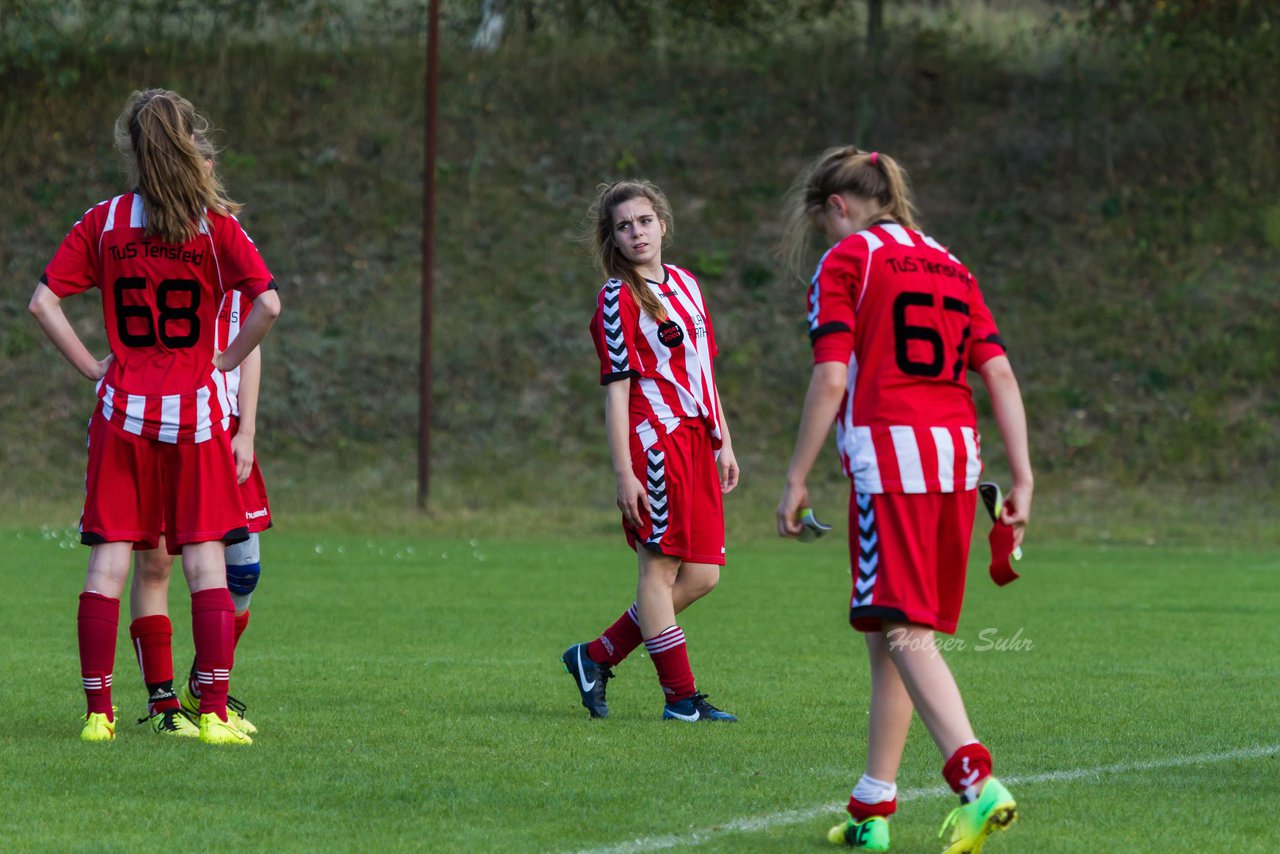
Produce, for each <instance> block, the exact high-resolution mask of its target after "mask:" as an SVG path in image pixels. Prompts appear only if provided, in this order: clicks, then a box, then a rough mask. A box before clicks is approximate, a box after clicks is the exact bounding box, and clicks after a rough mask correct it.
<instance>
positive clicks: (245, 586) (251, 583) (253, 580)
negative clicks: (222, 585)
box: [227, 563, 262, 596]
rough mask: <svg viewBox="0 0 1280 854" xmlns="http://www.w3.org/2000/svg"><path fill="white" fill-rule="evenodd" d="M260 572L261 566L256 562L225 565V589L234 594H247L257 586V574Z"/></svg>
mask: <svg viewBox="0 0 1280 854" xmlns="http://www.w3.org/2000/svg"><path fill="white" fill-rule="evenodd" d="M261 574H262V566H261V565H260V564H257V563H248V564H241V565H240V566H231V565H230V564H228V565H227V589H228V590H230V591H231V593H232V595H234V596H248V595H249V594H250V593H252V592H253V591H254V589H255V588H256V587H257V586H258V576H259V575H261Z"/></svg>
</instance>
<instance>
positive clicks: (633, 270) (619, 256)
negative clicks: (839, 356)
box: [562, 181, 738, 722]
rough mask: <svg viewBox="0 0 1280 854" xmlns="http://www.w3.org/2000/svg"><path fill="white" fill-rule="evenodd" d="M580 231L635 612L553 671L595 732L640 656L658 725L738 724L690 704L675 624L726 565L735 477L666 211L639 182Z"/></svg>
mask: <svg viewBox="0 0 1280 854" xmlns="http://www.w3.org/2000/svg"><path fill="white" fill-rule="evenodd" d="M590 217H591V218H592V220H593V221H594V229H593V235H594V244H595V258H596V263H597V264H598V265H599V267H600V270H601V272H603V273H604V274H605V276H606V277H607V279H608V280H607V281H606V282H605V284H604V286H603V287H602V288H601V289H600V293H599V295H598V296H597V299H596V312H595V316H594V317H593V318H592V320H591V337H592V340H593V341H594V342H595V345H596V352H597V354H598V356H599V358H600V382H601V384H602V385H604V386H605V433H606V437H607V439H608V443H609V454H610V456H611V458H612V460H613V469H614V473H615V474H616V475H617V503H618V509H619V510H621V511H622V525H623V530H624V532H625V534H626V538H627V544H628V545H629V546H631V548H633V549H635V551H636V555H637V563H638V571H639V580H638V583H637V585H636V599H635V602H634V603H633V604H632V605H631V607H630V608H628V609H627V610H626V611H624V612H623V613H622V615H621V616H620V617H618V619H617V620H616V621H615V622H614V623H613V625H611V626H609V627H608V628H607V629H605V630H604V632H603V633H602V634H601V635H600V637H599V638H597V639H596V640H594V641H591V642H589V643H578V644H574V645H573V646H571V647H569V648H568V649H567V650H565V653H564V655H563V656H562V660H563V661H564V665H565V669H566V670H568V672H569V675H570V676H572V677H573V681H574V684H575V685H576V686H577V689H578V693H579V696H580V697H581V700H582V705H583V706H584V707H585V708H586V709H587V711H588V712H589V713H590V715H591V717H593V718H603V717H606V716H607V715H608V713H609V707H608V705H607V703H606V700H605V684H606V682H607V681H608V680H609V679H611V678H612V677H613V670H612V668H613V667H614V666H616V665H618V664H620V663H621V662H622V661H623V659H625V658H626V657H627V656H628V655H629V654H630V653H631V652H632V651H633V650H634V649H635V648H636V647H638V646H639V645H640V644H641V643H643V644H644V645H645V649H646V651H647V652H648V653H649V657H650V658H651V659H652V660H653V665H654V667H655V668H656V669H657V672H658V683H659V685H660V686H661V688H662V694H663V700H664V708H663V712H662V717H663V719H665V720H679V721H686V722H693V721H735V720H737V718H735V717H734V716H733V715H731V714H729V713H728V712H724V711H722V710H720V709H718V708H716V707H715V706H713V705H711V704H710V703H709V702H707V699H706V695H705V694H702V693H700V692H698V691H697V689H696V686H695V684H694V679H693V672H692V670H691V669H690V667H689V656H688V652H687V651H686V648H685V638H684V632H683V631H681V629H680V627H679V626H678V625H676V614H678V613H680V612H681V611H683V610H684V609H685V608H687V607H688V606H689V605H691V604H693V603H694V602H695V601H697V600H698V599H700V598H702V597H703V596H705V595H706V594H707V593H710V592H711V590H712V589H713V588H714V587H715V586H716V584H717V583H718V582H719V579H720V567H721V566H723V565H724V563H725V539H724V507H723V501H722V496H723V495H724V494H725V493H728V492H729V491H730V490H732V489H733V488H734V487H735V486H736V485H737V483H738V463H737V460H736V459H735V458H734V455H733V445H732V443H731V442H730V439H729V425H728V423H727V422H726V421H725V416H724V409H723V407H722V406H721V404H720V393H719V391H717V389H716V381H715V371H714V368H713V359H714V357H715V355H716V339H715V332H714V330H713V328H712V325H711V316H710V314H709V313H708V311H707V307H706V303H705V301H704V299H703V294H702V290H701V289H700V288H699V286H698V282H697V280H696V279H694V277H693V275H692V274H690V273H689V271H687V270H683V269H681V268H679V267H676V266H675V265H673V264H664V263H663V262H662V241H663V238H664V237H666V236H667V235H668V234H669V233H670V232H671V229H672V219H671V205H670V204H669V203H668V202H667V197H666V196H665V195H664V194H663V192H662V190H660V189H658V188H657V187H656V186H654V185H653V184H651V183H649V182H648V181H619V182H617V183H614V184H602V185H600V187H599V193H598V196H597V198H596V201H595V203H594V204H593V205H592V206H591V211H590Z"/></svg>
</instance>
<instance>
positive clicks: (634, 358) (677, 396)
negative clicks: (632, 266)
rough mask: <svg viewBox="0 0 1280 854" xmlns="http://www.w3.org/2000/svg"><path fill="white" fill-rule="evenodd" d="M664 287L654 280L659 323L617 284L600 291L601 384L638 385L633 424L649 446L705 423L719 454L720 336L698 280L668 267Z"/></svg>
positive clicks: (595, 329)
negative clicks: (661, 312) (662, 312)
mask: <svg viewBox="0 0 1280 854" xmlns="http://www.w3.org/2000/svg"><path fill="white" fill-rule="evenodd" d="M663 269H664V270H665V271H666V277H665V279H664V280H663V282H662V283H661V284H659V283H658V282H652V281H650V282H648V286H649V288H650V290H652V291H653V293H654V294H655V295H656V296H657V298H658V299H659V300H660V301H661V302H662V305H663V307H664V308H666V310H667V318H668V319H667V321H666V322H665V323H662V324H659V323H658V322H657V321H655V320H654V319H653V318H652V317H650V316H649V315H648V314H646V313H645V312H644V311H643V310H642V309H641V308H640V306H639V305H638V304H637V303H636V301H635V298H634V297H633V296H632V295H631V291H630V289H629V288H628V287H627V285H626V284H625V283H624V282H621V281H619V280H618V279H610V280H609V281H607V282H605V284H604V287H602V288H601V289H600V295H599V297H598V298H597V300H596V313H595V315H594V316H593V317H592V318H591V326H590V328H591V340H592V341H594V342H595V345H596V352H597V353H598V354H599V356H600V384H601V385H607V384H609V383H611V382H616V381H617V380H622V379H631V380H632V383H631V400H630V404H629V407H628V409H629V413H630V426H631V429H632V430H633V431H634V432H635V433H636V435H637V436H638V437H639V439H640V443H641V445H642V446H643V447H645V448H651V447H653V445H654V443H655V442H657V440H658V436H659V433H658V432H657V431H659V430H661V431H662V432H663V433H671V432H673V431H674V430H675V429H676V428H677V427H679V426H680V425H681V424H683V423H686V422H689V421H701V422H703V423H704V424H705V425H706V428H707V431H708V432H709V433H710V434H711V440H712V447H714V448H719V447H720V442H721V437H720V412H719V408H718V406H717V395H716V380H715V371H714V369H713V367H712V360H713V359H714V358H715V356H716V352H717V349H716V336H715V331H714V330H713V329H712V327H711V316H710V315H709V314H708V313H707V308H706V304H705V303H704V302H703V299H702V291H701V289H699V287H698V282H697V280H696V279H694V278H693V276H692V275H691V274H690V273H689V272H688V271H687V270H682V269H680V268H679V267H676V266H673V265H671V264H664V265H663Z"/></svg>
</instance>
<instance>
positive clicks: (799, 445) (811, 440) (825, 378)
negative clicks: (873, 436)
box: [777, 362, 849, 537]
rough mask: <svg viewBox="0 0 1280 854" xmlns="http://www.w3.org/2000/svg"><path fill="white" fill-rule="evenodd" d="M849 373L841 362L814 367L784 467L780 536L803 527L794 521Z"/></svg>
mask: <svg viewBox="0 0 1280 854" xmlns="http://www.w3.org/2000/svg"><path fill="white" fill-rule="evenodd" d="M848 369H849V368H848V365H845V364H843V363H841V362H819V363H818V364H816V365H814V366H813V374H812V375H811V376H810V378H809V391H808V392H807V393H806V394H805V397H804V412H803V413H802V414H801V416H800V430H799V433H798V435H797V436H796V449H795V452H794V453H793V454H792V455H791V463H790V464H789V465H788V466H787V483H786V486H785V487H784V488H783V490H782V498H781V500H779V501H778V511H777V517H778V534H779V536H783V537H794V536H796V535H798V534H799V533H800V530H801V527H802V526H801V524H800V522H799V520H798V519H797V518H796V517H797V514H798V512H799V510H800V508H802V507H807V506H808V504H809V487H808V486H807V485H806V481H807V480H808V479H809V472H810V471H811V470H812V469H813V464H814V462H815V461H816V460H817V459H818V454H819V453H820V452H821V451H822V445H823V443H824V442H826V440H827V433H828V432H830V430H831V425H832V423H834V422H835V420H836V413H837V412H838V411H839V409H840V401H841V400H842V399H843V398H844V392H845V379H846V375H847V373H848Z"/></svg>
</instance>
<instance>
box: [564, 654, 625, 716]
mask: <svg viewBox="0 0 1280 854" xmlns="http://www.w3.org/2000/svg"><path fill="white" fill-rule="evenodd" d="M560 660H561V661H563V662H564V669H565V670H567V671H568V672H569V675H570V676H572V677H573V681H574V684H575V685H577V686H578V693H579V694H581V695H582V705H583V707H584V708H585V709H586V710H587V711H588V712H590V713H591V717H593V718H607V717H609V705H608V704H607V703H606V702H605V700H604V687H605V683H607V682H608V681H609V680H610V679H612V678H613V670H612V669H611V668H610V667H609V665H607V664H599V663H597V662H596V661H594V660H593V659H592V658H591V656H589V655H587V645H586V644H585V643H576V644H574V645H573V646H571V647H569V648H568V649H566V650H565V651H564V655H562V656H561V657H560Z"/></svg>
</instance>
